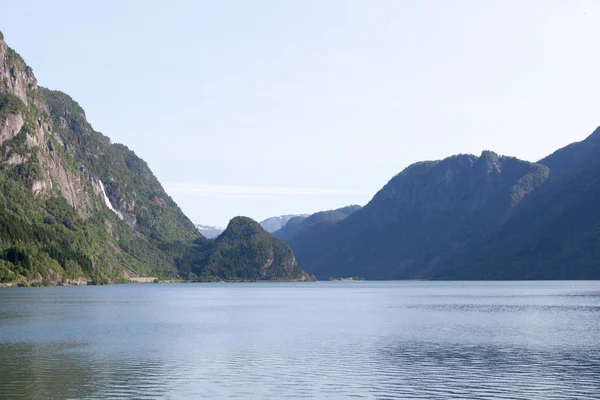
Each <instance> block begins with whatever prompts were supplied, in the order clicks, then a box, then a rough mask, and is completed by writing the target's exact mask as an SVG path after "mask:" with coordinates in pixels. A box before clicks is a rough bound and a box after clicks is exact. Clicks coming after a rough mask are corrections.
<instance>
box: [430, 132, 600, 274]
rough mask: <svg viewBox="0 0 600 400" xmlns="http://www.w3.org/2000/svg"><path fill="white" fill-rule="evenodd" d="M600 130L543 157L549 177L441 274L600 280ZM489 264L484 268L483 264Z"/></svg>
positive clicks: (441, 271) (456, 257)
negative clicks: (511, 213)
mask: <svg viewBox="0 0 600 400" xmlns="http://www.w3.org/2000/svg"><path fill="white" fill-rule="evenodd" d="M599 155H600V128H598V129H597V130H596V131H595V132H594V133H593V134H592V135H591V136H589V137H588V138H587V139H586V140H584V141H582V142H579V143H574V144H571V145H569V146H567V147H565V148H563V149H560V150H558V151H557V152H555V153H554V154H552V155H550V156H548V157H546V158H544V159H542V160H540V161H539V164H542V165H544V166H546V167H547V168H548V169H549V171H550V174H549V177H548V179H547V180H546V182H545V183H544V184H543V185H541V186H540V187H539V188H538V189H537V190H535V191H534V192H533V193H532V195H531V196H529V197H528V198H527V199H526V201H523V202H522V203H521V204H520V206H519V207H518V209H517V210H516V213H515V214H514V216H513V218H511V219H510V220H509V221H507V222H506V223H505V224H503V225H502V226H501V228H500V229H499V230H498V231H497V232H496V233H495V234H494V235H493V236H491V237H490V238H489V240H487V241H486V242H482V243H479V244H478V246H475V247H473V248H471V249H469V251H468V252H463V253H459V254H457V255H455V256H454V257H453V258H451V259H450V260H449V262H448V263H447V265H446V268H444V269H441V270H440V271H439V272H438V273H437V275H436V277H439V278H444V277H448V276H451V277H456V278H463V277H469V278H473V279H479V278H494V279H509V278H510V279H600V208H598V204H600V157H599ZM484 265H485V267H486V268H482V266H484Z"/></svg>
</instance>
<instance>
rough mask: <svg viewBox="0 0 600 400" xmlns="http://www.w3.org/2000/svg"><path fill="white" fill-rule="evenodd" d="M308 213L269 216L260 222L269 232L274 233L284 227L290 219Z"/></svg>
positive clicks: (304, 215)
mask: <svg viewBox="0 0 600 400" xmlns="http://www.w3.org/2000/svg"><path fill="white" fill-rule="evenodd" d="M307 216H308V215H306V214H292V215H279V216H277V217H271V218H267V219H265V220H264V221H262V222H261V223H260V226H262V227H263V229H264V230H266V231H267V232H269V233H273V232H275V231H276V230H278V229H281V228H283V227H284V226H285V225H286V224H287V223H288V221H289V220H290V219H292V218H296V217H307Z"/></svg>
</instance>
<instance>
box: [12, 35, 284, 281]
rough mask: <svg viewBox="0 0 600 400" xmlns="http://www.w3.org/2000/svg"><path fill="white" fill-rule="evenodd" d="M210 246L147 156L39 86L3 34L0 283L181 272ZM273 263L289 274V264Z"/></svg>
mask: <svg viewBox="0 0 600 400" xmlns="http://www.w3.org/2000/svg"><path fill="white" fill-rule="evenodd" d="M237 240H239V245H240V246H246V247H245V248H247V249H248V251H253V250H252V246H251V245H246V244H245V242H244V238H241V237H239V238H237ZM214 246H216V245H215V243H213V241H210V240H208V239H205V238H204V237H203V236H202V235H200V234H199V233H198V231H197V229H196V227H195V226H194V224H193V223H192V222H191V221H190V220H189V219H188V218H187V217H186V216H185V215H184V214H183V213H182V211H181V210H180V209H179V207H178V206H177V205H176V204H175V202H174V201H173V200H172V199H171V197H169V196H168V195H167V194H166V193H165V191H164V189H163V187H162V186H161V184H160V182H159V181H158V180H157V179H156V177H155V176H154V174H153V173H152V171H151V170H150V168H148V165H147V164H146V163H145V162H144V161H143V160H141V159H140V158H139V157H137V156H136V154H135V153H134V152H133V151H131V150H130V149H128V148H127V147H126V146H124V145H121V144H113V143H111V141H110V139H109V138H108V137H106V136H104V135H103V134H101V133H99V132H97V131H95V130H94V129H93V128H92V126H91V125H90V124H89V123H88V121H87V119H86V116H85V112H84V110H83V109H82V108H81V107H80V106H79V104H78V103H77V102H76V101H74V100H73V99H72V98H70V97H69V96H68V95H66V94H64V93H62V92H58V91H53V90H49V89H45V88H42V87H40V86H38V84H37V80H36V78H35V76H34V74H33V71H32V69H31V68H30V67H29V66H27V64H26V63H25V61H24V60H23V59H22V58H21V56H20V55H19V54H17V53H16V52H15V51H14V50H12V49H11V48H9V47H8V46H7V45H6V43H5V42H4V37H3V36H2V34H1V33H0V284H2V283H6V282H25V283H36V284H41V283H49V284H55V283H68V282H69V281H78V282H80V281H91V282H93V283H108V282H117V281H120V280H125V279H127V278H129V277H132V276H158V277H175V276H187V275H185V273H187V270H186V269H185V268H187V266H188V265H189V264H193V265H199V264H200V263H202V262H206V263H208V262H209V260H208V259H207V257H208V256H207V255H211V254H212V252H213V247H214ZM273 246H275V245H273ZM277 246H285V245H284V244H283V243H279V244H278V245H277ZM198 248H201V249H202V252H200V253H198V252H194V251H195V250H196V249H198ZM257 251H258V250H257ZM214 252H215V254H220V249H219V248H218V247H214ZM188 255H189V256H190V257H196V258H192V259H185V257H186V256H188ZM215 257H217V256H215ZM216 259H218V257H217V258H216ZM233 259H234V258H232V259H230V260H229V262H233V261H232V260H233ZM211 260H212V259H211ZM240 261H243V260H240ZM278 262H282V263H283V264H281V265H279V264H277V263H278ZM273 263H274V264H273V265H272V266H271V269H273V270H275V271H276V272H278V271H280V270H285V271H287V269H286V268H288V266H289V264H290V260H288V259H286V258H285V257H280V258H277V259H275V260H274V261H273ZM210 266H211V271H212V274H213V275H215V276H223V277H225V276H227V274H229V270H228V269H227V268H228V266H227V265H225V266H224V268H226V269H225V270H224V271H223V273H221V272H219V270H218V269H219V264H218V262H217V261H214V260H212V261H211V264H210ZM181 268H184V269H183V270H181ZM294 271H295V270H294ZM288 276H289V274H287V275H285V277H286V278H287V277H288ZM273 277H276V275H269V279H272V278H273Z"/></svg>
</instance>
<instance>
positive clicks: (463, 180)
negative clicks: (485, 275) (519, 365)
mask: <svg viewBox="0 0 600 400" xmlns="http://www.w3.org/2000/svg"><path fill="white" fill-rule="evenodd" d="M548 177H549V168H548V167H546V166H544V165H541V164H535V163H530V162H525V161H520V160H517V159H515V158H511V157H500V156H498V155H497V154H495V153H493V152H489V151H486V152H483V154H482V155H481V156H480V157H476V156H473V155H458V156H453V157H450V158H447V159H445V160H442V161H431V162H421V163H417V164H414V165H412V166H410V167H408V168H406V169H405V170H404V171H403V172H401V173H400V174H398V175H397V176H395V177H394V178H393V179H392V180H391V181H390V182H389V183H388V184H387V185H386V186H385V187H384V188H383V189H381V190H380V191H379V192H378V193H377V194H376V195H375V196H374V198H373V199H372V200H371V201H370V202H369V203H368V204H367V205H366V206H365V207H363V208H362V209H360V210H358V211H356V212H355V213H353V214H352V215H350V216H349V217H348V218H346V219H344V220H342V221H341V222H338V223H336V224H333V225H329V226H317V227H315V228H313V229H308V230H306V231H304V232H301V233H299V234H298V235H297V236H296V237H295V238H294V239H292V240H291V241H290V242H289V243H290V246H291V247H292V248H293V249H294V251H295V253H296V256H297V257H298V260H299V261H300V263H301V264H302V265H303V266H304V268H305V269H306V270H307V271H308V272H309V273H313V274H316V275H317V277H319V278H326V277H329V276H337V277H340V276H341V277H343V276H357V275H358V276H362V277H365V278H370V279H405V278H430V277H436V276H437V273H438V271H439V270H440V268H443V267H444V266H445V265H446V262H447V260H448V259H449V257H451V256H453V255H455V254H457V253H460V252H462V251H468V249H469V248H470V246H475V245H477V244H479V243H485V240H486V238H488V237H489V236H490V235H491V234H492V233H494V232H496V231H497V230H498V229H499V227H501V226H502V225H503V224H504V223H506V221H508V220H509V219H510V218H511V217H512V216H513V215H514V214H515V211H516V209H517V208H518V206H519V205H520V204H521V203H522V202H523V201H524V200H526V199H527V198H528V197H529V196H530V195H531V193H532V192H533V191H534V190H535V189H536V188H538V187H539V186H541V185H542V184H543V183H544V182H545V181H546V180H547V179H548ZM446 277H448V278H451V277H452V276H450V275H448V276H446Z"/></svg>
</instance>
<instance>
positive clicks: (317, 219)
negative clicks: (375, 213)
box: [273, 205, 360, 243]
mask: <svg viewBox="0 0 600 400" xmlns="http://www.w3.org/2000/svg"><path fill="white" fill-rule="evenodd" d="M358 210H360V206H357V205H352V206H347V207H342V208H338V209H336V210H329V211H321V212H317V213H314V214H312V215H310V216H308V217H306V216H299V217H294V218H292V219H290V220H289V221H288V222H287V224H285V225H284V226H283V227H282V228H281V229H279V230H277V231H275V232H273V236H275V237H276V238H278V239H281V240H283V241H284V242H286V243H288V242H290V241H291V240H292V239H294V238H295V237H296V236H297V235H298V234H299V233H300V232H303V231H305V230H307V229H310V228H313V227H314V226H315V225H317V224H327V225H329V224H335V223H337V222H340V221H341V220H343V219H344V218H346V217H347V216H348V215H350V214H352V213H353V212H355V211H358Z"/></svg>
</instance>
